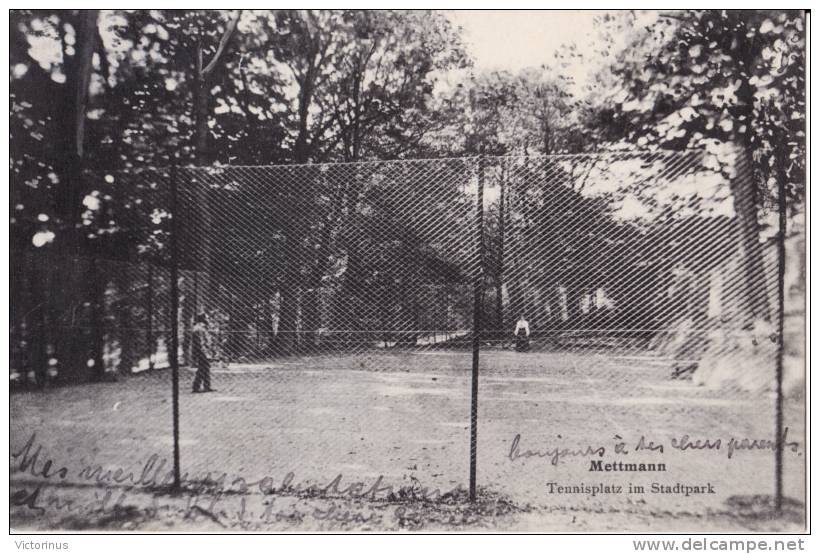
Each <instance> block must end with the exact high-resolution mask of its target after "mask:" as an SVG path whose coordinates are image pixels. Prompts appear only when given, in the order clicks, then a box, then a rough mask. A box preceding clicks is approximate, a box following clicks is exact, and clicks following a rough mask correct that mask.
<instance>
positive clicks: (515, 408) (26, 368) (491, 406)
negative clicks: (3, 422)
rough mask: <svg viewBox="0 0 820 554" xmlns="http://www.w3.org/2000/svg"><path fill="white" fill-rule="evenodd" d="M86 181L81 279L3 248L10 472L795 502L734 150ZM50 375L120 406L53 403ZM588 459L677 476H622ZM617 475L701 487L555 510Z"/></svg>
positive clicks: (790, 424) (795, 426) (771, 290)
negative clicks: (127, 459)
mask: <svg viewBox="0 0 820 554" xmlns="http://www.w3.org/2000/svg"><path fill="white" fill-rule="evenodd" d="M86 186H87V188H88V194H87V195H86V197H85V199H86V200H85V202H84V205H85V207H86V214H85V215H84V223H85V224H84V226H83V229H85V230H87V231H88V233H87V234H86V236H85V237H84V238H83V240H82V246H81V249H80V253H79V255H78V256H76V257H70V256H66V255H65V253H62V252H55V251H49V250H48V248H45V249H38V248H31V246H30V245H29V244H26V245H25V247H23V246H21V247H20V248H19V249H18V250H17V251H16V252H15V253H14V255H15V257H16V258H15V259H16V260H19V263H20V264H22V265H21V267H24V268H25V271H24V272H23V271H21V272H19V273H18V274H17V275H18V278H17V279H16V280H14V279H13V282H12V293H13V298H17V299H18V300H17V301H16V302H15V304H14V306H13V313H12V330H11V333H12V366H13V368H12V379H13V382H16V383H19V386H20V388H23V389H25V390H24V391H22V392H20V393H19V394H18V395H16V397H13V398H12V447H13V449H14V447H15V446H17V447H18V448H19V446H21V445H23V444H25V441H26V439H27V438H28V435H30V434H31V432H32V430H33V429H36V430H37V431H36V433H37V437H38V438H39V440H41V441H43V442H44V443H48V444H52V445H55V446H54V449H60V450H62V451H64V452H65V451H67V450H71V448H75V449H80V448H84V447H87V450H89V451H93V452H95V454H94V456H93V463H99V464H102V466H105V465H106V464H109V465H110V464H120V465H121V464H122V463H123V460H122V456H123V454H122V450H123V448H125V449H138V450H139V451H140V452H144V453H146V454H145V456H143V457H147V456H148V453H152V452H153V453H158V454H159V455H160V457H163V458H167V459H168V465H166V466H164V468H163V472H161V473H163V476H164V477H163V479H162V480H163V482H164V483H165V484H168V483H169V482H171V481H172V480H173V479H174V474H173V473H168V470H169V468H170V466H171V465H172V464H173V460H172V458H176V460H177V461H178V464H179V465H178V470H179V471H180V473H179V475H178V477H179V479H181V481H182V484H183V485H184V486H186V487H197V486H199V487H202V486H205V487H222V488H231V487H234V486H238V485H237V483H238V482H239V481H238V479H240V478H239V477H238V476H242V477H241V482H242V483H245V484H247V483H248V482H254V483H259V482H262V481H264V479H265V478H266V476H272V475H276V476H279V477H278V478H277V480H276V483H277V484H278V485H277V486H278V487H279V488H277V486H272V487H271V489H272V490H280V491H282V490H293V489H294V487H296V488H298V486H297V483H300V485H299V486H307V484H309V483H313V484H315V485H317V486H319V485H321V484H322V483H325V484H326V483H328V482H332V481H333V479H334V478H336V479H337V481H336V484H337V488H338V487H341V485H339V481H340V480H343V481H345V482H351V481H359V482H368V480H370V481H373V480H375V479H377V478H378V479H382V478H384V479H386V480H387V481H389V482H391V483H395V484H397V485H402V484H407V483H410V484H411V485H413V486H415V484H418V483H423V485H424V487H427V488H430V489H440V490H449V489H453V488H457V487H463V486H466V485H467V477H468V475H470V474H471V472H472V475H470V476H471V477H473V478H474V479H477V481H478V483H479V486H480V487H485V488H486V489H489V490H497V491H501V492H503V493H504V494H506V495H508V496H509V497H510V498H512V499H514V500H515V501H516V502H521V503H523V504H527V503H529V504H531V505H534V506H547V507H549V509H567V507H568V506H569V507H573V509H576V508H577V507H582V508H583V509H585V510H593V511H594V510H627V511H629V510H634V511H635V513H638V514H651V513H653V511H658V510H672V511H676V510H677V511H688V512H692V513H699V514H709V513H713V512H715V511H720V510H726V509H729V508H727V503H728V504H729V505H731V506H733V508H731V509H736V510H737V509H739V510H747V511H754V510H755V509H756V507H755V502H757V501H756V500H755V498H758V499H759V498H760V497H761V495H767V494H771V492H772V491H773V490H774V488H775V482H776V481H777V486H778V487H781V488H780V489H779V490H780V491H781V492H783V493H784V494H785V495H786V497H788V498H800V497H801V496H802V491H803V490H804V477H805V472H804V466H803V462H804V461H803V458H802V445H803V439H802V435H803V426H802V425H803V424H802V421H803V412H802V401H801V400H799V398H800V394H801V391H802V390H803V384H802V380H801V379H802V367H801V366H800V364H801V363H802V360H801V359H800V352H799V350H800V346H799V345H797V342H799V340H800V337H797V338H796V343H795V344H796V345H795V346H794V347H793V348H792V350H794V352H793V354H794V356H793V360H792V361H795V364H793V366H789V367H787V368H786V369H785V370H780V369H778V367H779V366H778V363H779V362H778V360H779V354H780V351H779V349H778V345H779V344H780V343H781V340H780V339H781V337H780V336H778V334H779V326H778V321H779V319H778V318H779V316H780V311H781V309H782V307H783V299H782V298H781V296H779V294H778V283H779V281H778V279H779V278H782V277H783V275H779V273H778V270H779V267H780V266H779V264H778V255H777V225H778V213H777V210H776V209H773V208H772V207H770V206H767V205H765V203H763V202H760V201H758V200H757V199H756V198H755V192H754V186H753V179H752V176H751V170H750V168H749V166H748V162H747V161H746V160H745V158H744V157H743V155H742V154H739V153H731V152H729V153H724V155H723V156H715V155H711V154H706V153H704V152H701V151H683V152H633V151H618V152H610V153H603V154H589V155H555V156H506V157H475V158H454V159H434V160H402V161H385V162H361V163H338V164H316V165H283V166H222V167H201V168H196V167H180V168H175V169H173V170H170V169H169V170H130V171H122V172H116V173H111V174H94V175H90V176H89V177H88V179H87V182H86ZM172 215H173V217H172ZM793 234H795V235H799V234H800V231H799V229H797V230H796V231H794V233H793ZM798 238H799V237H798ZM172 239H173V240H172ZM793 250H794V251H795V252H797V251H798V250H796V249H793ZM44 253H45V254H44ZM798 265H799V264H798ZM174 275H176V286H174V285H175V283H174ZM72 279H73V281H72ZM785 280H786V282H787V284H788V283H790V282H791V281H789V277H788V276H787V277H786V278H785ZM798 281H799V279H798ZM795 282H797V281H795ZM89 283H90V284H89ZM80 285H82V286H80ZM795 286H797V285H795ZM72 287H73V288H72ZM72 290H81V291H83V295H79V296H78V295H76V294H72V293H71V291H72ZM786 297H787V298H788V291H787V294H786ZM38 303H39V306H38ZM174 312H176V318H174ZM793 315H794V317H795V318H797V319H799V318H800V317H802V316H801V314H799V313H795V314H793ZM83 333H86V334H87V335H88V336H87V337H85V338H83V336H84V335H82V334H83ZM78 334H79V335H80V336H79V337H78V336H77V335H78ZM66 337H69V338H68V339H67V338H66ZM65 340H73V341H75V342H74V343H73V344H75V345H80V344H81V345H84V346H83V348H79V350H78V348H76V347H75V348H72V347H66V346H65V345H61V344H60V341H65ZM174 344H177V345H178V346H177V352H176V356H174V348H173V346H172V345H174ZM88 345H90V346H88ZM787 348H788V347H787ZM787 358H788V356H787ZM176 362H178V372H177V371H167V370H166V369H168V368H170V369H172V370H173V369H175V367H174V366H175V365H176ZM78 367H82V368H83V369H82V371H84V372H85V373H84V374H82V375H80V374H79V373H78V370H77V368H78ZM471 367H472V368H474V369H475V370H476V372H474V373H473V374H471V372H470V369H471ZM784 371H785V373H784ZM61 375H63V377H65V376H66V375H72V376H73V377H72V379H70V380H73V381H74V382H75V383H81V382H84V381H87V380H98V381H99V380H104V381H111V382H108V383H105V384H103V385H85V384H80V385H78V386H77V387H70V388H66V389H59V388H57V389H54V388H52V387H50V386H49V384H50V383H51V382H52V381H54V380H57V381H59V380H60V378H61V377H60V376H61ZM476 375H477V376H478V381H476V380H475V376H476ZM784 375H785V377H784ZM197 376H198V377H197ZM111 377H116V379H111ZM172 380H173V381H175V382H176V383H177V384H178V387H179V394H178V397H177V396H176V395H173V394H172V387H171V381H172ZM784 383H785V385H784ZM43 386H45V387H46V388H47V389H48V392H47V393H45V394H44V393H42V392H34V391H32V390H31V388H32V387H43ZM95 386H96V387H98V388H96V389H93V387H95ZM99 387H104V388H99ZM473 387H477V388H473ZM784 387H785V391H783V389H784ZM207 388H212V389H214V392H211V393H209V394H192V392H196V391H197V390H203V389H207ZM92 389H93V390H92ZM778 391H780V392H785V394H786V396H787V397H788V398H792V399H794V401H788V402H786V403H785V405H783V404H780V405H779V404H778V403H779V402H781V400H780V399H782V398H783V395H782V394H778ZM471 393H472V394H471ZM792 393H793V394H792ZM476 394H477V396H476ZM790 394H792V396H789V395H790ZM476 400H478V402H477V403H476ZM98 405H99V406H100V407H99V408H97V406H98ZM779 417H780V418H782V419H778V418H779ZM172 424H173V425H172ZM776 427H777V428H779V429H783V428H788V431H786V435H787V436H785V437H784V438H783V439H782V445H783V449H782V456H780V457H779V458H776V456H775V451H776V450H778V448H777V444H778V443H777V439H776V437H775V432H776ZM66 433H68V434H66ZM67 437H68V438H67ZM715 441H720V444H721V446H720V447H719V448H717V449H715V448H713V447H711V446H710V444H711V445H714V443H715ZM743 441H745V442H743ZM752 441H758V442H752ZM653 442H654V443H655V445H658V444H663V445H664V448H663V449H662V451H660V452H659V451H658V449H657V448H652V447H651V446H650V444H651V443H653ZM687 442H688V443H689V446H688V447H687V446H686V443H687ZM618 443H623V445H624V446H621V447H620V452H619V450H618V448H617V446H615V445H617V444H618ZM730 443H731V444H732V446H731V447H730V446H729V444H730ZM675 444H677V446H675ZM57 445H62V446H57ZM600 448H603V449H604V451H605V452H606V455H603V452H601V454H602V455H601V456H597V455H595V454H594V453H596V452H599V449H600ZM730 448H731V453H727V449H730ZM172 452H173V454H172ZM561 452H563V454H562V453H561ZM584 452H586V454H584ZM590 452H592V453H593V455H589V453H590ZM627 453H629V454H631V456H630V455H629V454H627ZM66 455H68V453H67V452H66ZM621 455H623V456H621ZM613 456H615V457H613ZM599 458H601V459H603V461H604V462H613V461H617V460H619V459H623V460H624V461H627V462H630V461H632V460H635V461H636V462H641V463H653V464H661V463H665V464H666V466H667V468H666V469H665V470H664V471H663V472H662V473H656V474H652V475H651V477H646V476H644V477H645V478H642V479H638V478H637V477H635V476H634V475H629V476H627V477H624V475H623V474H611V473H606V472H604V473H601V472H599V471H598V470H595V469H594V468H595V465H594V464H592V466H591V465H590V463H591V461H594V460H597V459H599ZM738 460H740V461H738ZM86 461H87V462H90V460H86ZM775 464H779V465H780V467H775ZM476 473H477V475H476ZM781 474H782V475H785V480H780V478H779V477H778V478H777V479H776V476H778V475H781ZM281 476H285V477H284V479H282V477H281ZM13 478H14V474H13ZM627 478H628V479H631V480H632V481H634V482H632V481H631V482H630V483H628V484H629V486H632V485H637V486H639V487H640V486H643V487H644V488H646V489H649V488H650V487H652V486H653V484H654V483H659V484H660V485H663V486H666V485H668V486H673V485H674V484H675V483H688V484H692V483H695V482H698V483H700V482H701V481H703V482H704V483H706V482H709V483H711V484H712V485H713V486H714V487H716V489H717V491H718V492H717V493H716V494H715V495H704V496H699V497H697V498H689V497H684V496H675V495H673V496H669V495H665V496H664V495H657V496H655V497H654V498H653V497H652V495H648V496H646V497H645V498H646V500H643V504H640V502H638V504H635V502H634V501H633V499H632V497H631V496H628V495H623V496H614V495H613V496H609V497H607V496H606V495H603V496H602V495H595V494H589V491H587V493H586V494H583V493H582V494H576V495H573V496H566V495H562V494H558V493H556V492H555V490H556V487H564V486H566V487H581V488H582V491H583V490H586V489H584V488H583V487H585V486H588V485H592V484H595V485H597V484H601V485H602V486H603V485H605V484H611V483H616V482H617V483H621V484H624V480H625V479H627ZM545 481H548V482H549V483H552V485H546V486H545V485H544V482H545ZM533 483H536V484H537V485H533ZM625 486H626V485H625ZM704 486H705V485H704ZM240 488H241V487H240ZM300 490H303V489H300ZM323 490H324V489H323ZM670 494H671V493H670ZM732 503H734V504H732ZM562 507H563V508H562ZM801 517H802V516H801Z"/></svg>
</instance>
